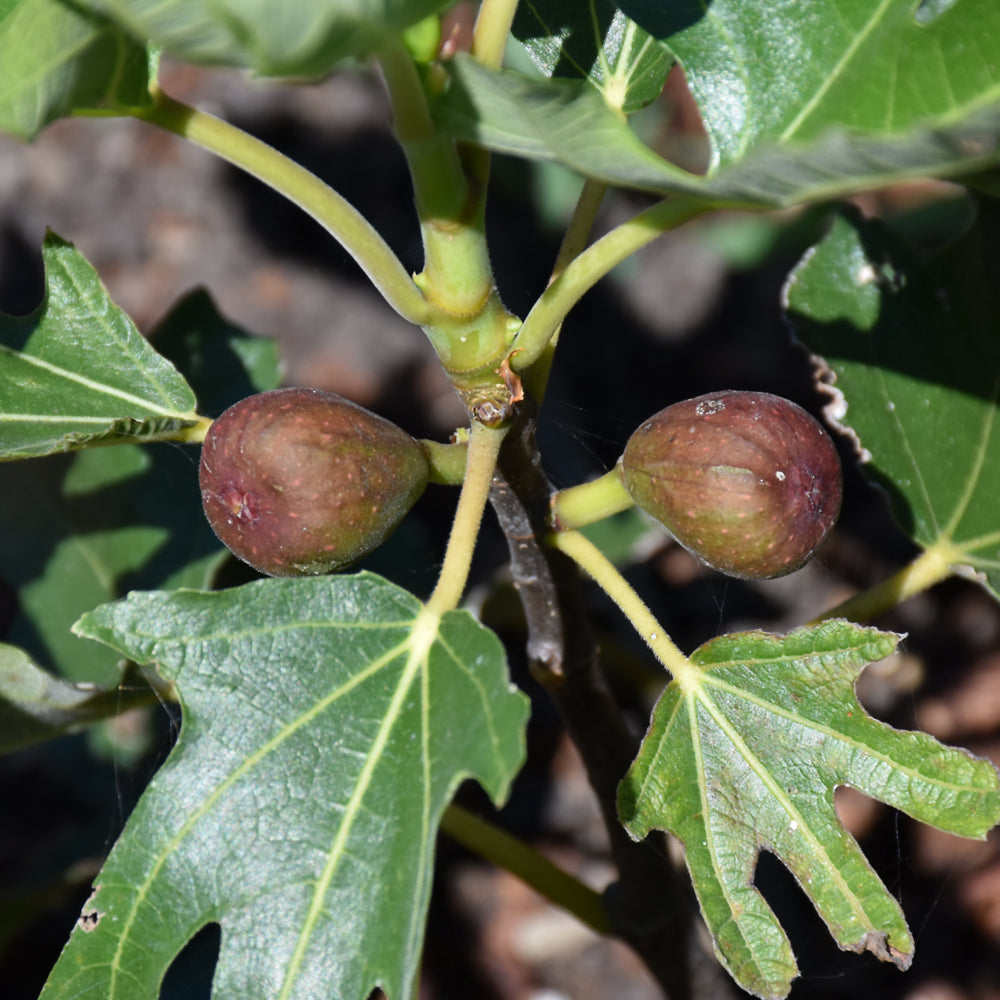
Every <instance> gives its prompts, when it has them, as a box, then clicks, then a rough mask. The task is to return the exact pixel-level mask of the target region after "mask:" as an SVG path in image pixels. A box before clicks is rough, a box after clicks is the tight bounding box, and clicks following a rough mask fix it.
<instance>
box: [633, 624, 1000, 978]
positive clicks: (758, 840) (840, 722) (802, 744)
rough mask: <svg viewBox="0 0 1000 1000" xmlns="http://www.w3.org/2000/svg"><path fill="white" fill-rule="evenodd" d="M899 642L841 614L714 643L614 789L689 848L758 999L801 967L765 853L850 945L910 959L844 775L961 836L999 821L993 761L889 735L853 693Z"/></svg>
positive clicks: (671, 694) (709, 905)
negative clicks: (763, 875) (864, 845)
mask: <svg viewBox="0 0 1000 1000" xmlns="http://www.w3.org/2000/svg"><path fill="white" fill-rule="evenodd" d="M897 639H898V637H897V636H895V635H890V634H887V633H883V632H879V631H877V630H875V629H870V628H861V627H860V626H857V625H853V624H851V623H849V622H845V621H833V622H827V623H824V624H822V625H819V626H816V627H813V628H803V629H799V630H797V631H795V632H792V633H791V634H789V635H787V636H775V635H767V634H765V633H762V632H750V633H736V634H733V635H727V636H723V637H721V638H718V639H714V640H712V641H710V642H708V643H706V644H705V645H703V646H701V647H700V648H699V649H698V650H696V651H695V652H694V654H692V656H691V662H692V664H693V665H694V666H695V667H696V668H697V671H698V672H697V674H696V675H694V676H693V677H691V678H688V679H687V681H686V682H685V683H684V684H683V685H682V684H680V683H679V682H678V681H676V680H675V681H673V682H671V683H670V684H669V685H668V686H667V688H666V689H665V691H664V693H663V695H662V697H661V698H660V700H659V702H658V703H657V705H656V708H655V710H654V713H653V719H652V723H651V725H650V729H649V732H648V733H647V735H646V737H645V739H644V740H643V743H642V747H641V748H640V751H639V755H638V757H637V758H636V760H635V762H634V763H633V765H632V767H631V768H630V769H629V772H628V774H627V775H626V777H625V779H624V780H623V781H622V783H621V785H620V787H619V794H618V809H619V815H620V817H621V819H622V822H623V823H624V825H625V827H626V829H627V830H628V831H629V833H630V834H631V835H632V836H633V837H635V838H636V839H640V838H642V837H644V836H645V835H646V834H647V833H648V832H649V831H650V830H652V829H654V828H655V829H663V830H668V831H670V832H671V833H673V834H674V835H675V836H676V837H677V838H678V839H679V840H680V841H681V842H682V843H683V845H684V848H685V857H686V861H687V865H688V868H689V870H690V872H691V877H692V880H693V883H694V887H695V892H696V893H697V896H698V900H699V903H700V905H701V909H702V913H703V914H704V917H705V920H706V923H707V924H708V927H709V930H710V931H711V933H712V937H713V940H714V943H715V948H716V951H717V953H718V955H719V958H720V960H721V961H722V962H723V964H724V965H725V967H726V968H727V969H728V970H729V971H730V973H731V974H732V975H733V977H734V978H735V979H736V981H737V982H738V983H739V984H740V986H742V987H743V988H744V989H746V990H749V991H750V992H751V993H753V994H755V995H757V996H761V997H783V996H785V995H786V994H787V993H788V991H789V989H790V987H791V981H792V979H793V978H794V977H795V976H796V975H797V967H796V963H795V957H794V955H793V954H792V949H791V945H790V944H789V941H788V938H787V936H786V934H785V932H784V930H783V929H782V928H781V925H780V924H779V923H778V920H777V918H776V917H775V915H774V913H773V912H772V911H771V909H770V907H769V906H768V904H767V903H766V901H765V900H764V898H763V896H761V894H760V893H759V891H758V890H757V889H756V888H755V887H754V885H753V874H754V867H755V865H756V861H757V857H758V855H759V853H760V851H762V850H766V851H769V852H771V853H773V854H774V855H775V856H776V857H778V858H779V859H780V860H781V861H782V862H783V863H784V864H785V865H787V866H788V868H789V870H790V871H791V872H792V874H793V875H794V876H795V878H796V879H797V880H798V882H799V884H800V885H801V886H802V889H803V890H804V891H805V893H806V894H807V895H808V896H809V897H810V899H811V900H812V901H813V903H814V905H815V906H816V909H817V911H818V912H819V914H820V916H821V917H822V918H823V920H824V922H825V923H826V924H827V926H828V927H829V929H830V933H831V934H832V935H833V937H834V938H835V939H836V941H837V943H838V944H839V945H840V946H841V947H842V948H844V949H849V950H853V951H864V950H869V951H871V952H873V953H874V954H875V955H877V956H878V957H879V958H881V959H884V960H888V961H891V962H893V963H895V964H896V965H898V966H899V967H900V968H907V967H908V966H909V964H910V961H911V959H912V954H913V939H912V937H911V935H910V932H909V930H908V929H907V926H906V922H905V919H904V917H903V914H902V912H901V910H900V908H899V904H898V903H897V901H896V900H895V899H894V898H893V896H892V895H891V894H890V893H889V891H888V890H887V889H886V888H885V886H884V885H883V884H882V882H881V881H880V880H879V878H878V876H877V875H876V874H875V872H874V871H873V870H872V868H871V866H870V865H869V864H868V862H867V861H866V860H865V858H864V855H863V854H862V853H861V850H860V848H859V847H858V845H857V843H856V842H855V840H854V839H853V838H852V837H851V836H850V834H849V833H848V832H847V831H846V830H845V829H844V827H843V826H842V824H841V823H840V820H839V819H838V817H837V814H836V811H835V809H834V802H833V793H834V790H835V788H836V787H837V786H838V785H850V786H852V787H853V788H856V789H858V790H859V791H861V792H863V793H864V794H866V795H869V796H871V797H873V798H876V799H879V800H880V801H883V802H886V803H888V804H890V805H892V806H895V807H896V808H897V809H900V810H902V811H903V812H905V813H907V814H909V815H911V816H913V817H915V818H916V819H918V820H921V821H922V822H925V823H929V824H931V825H933V826H937V827H939V828H941V829H944V830H948V831H950V832H952V833H957V834H960V835H962V836H966V837H980V838H982V837H984V836H985V834H986V832H987V831H988V830H989V829H990V828H991V827H992V826H993V825H994V824H996V823H997V822H998V820H1000V776H998V774H997V771H996V769H995V768H994V767H993V766H992V764H990V763H989V762H987V761H984V760H980V759H977V758H975V757H973V756H971V755H970V754H968V753H965V752H963V751H960V750H953V749H949V748H947V747H944V746H942V745H941V744H940V743H938V742H937V741H936V740H934V739H932V738H931V737H929V736H927V735H925V734H923V733H915V732H900V731H897V730H894V729H892V728H891V727H889V726H887V725H885V724H884V723H881V722H878V721H876V720H875V719H873V718H871V716H869V715H868V714H867V713H866V712H865V711H864V709H863V708H862V707H861V705H860V704H859V703H858V700H857V697H856V695H855V692H854V683H855V680H856V679H857V676H858V674H859V673H860V671H861V670H862V668H863V667H864V666H865V665H866V664H867V663H869V662H871V661H873V660H877V659H881V658H882V657H885V656H887V655H889V654H890V653H891V652H892V651H893V650H894V649H895V646H896V642H897Z"/></svg>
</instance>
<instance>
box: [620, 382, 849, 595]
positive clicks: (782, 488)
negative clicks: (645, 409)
mask: <svg viewBox="0 0 1000 1000" xmlns="http://www.w3.org/2000/svg"><path fill="white" fill-rule="evenodd" d="M621 467H622V474H623V479H624V483H625V488H626V489H627V490H628V492H629V494H630V495H631V497H632V499H633V500H634V501H635V503H636V504H637V505H638V506H639V507H641V508H642V509H643V510H644V511H646V513H647V514H650V515H652V516H653V517H654V518H656V520H658V521H659V522H660V523H661V524H662V525H663V526H664V527H665V528H666V529H667V530H668V531H669V532H670V533H671V534H672V535H673V536H674V538H676V539H677V541H678V542H680V543H681V545H683V546H684V547H685V548H686V549H688V550H689V551H691V552H692V553H694V555H696V556H697V557H698V558H699V559H701V560H702V562H704V563H707V564H708V565H709V566H711V567H712V568H713V569H717V570H720V571H721V572H723V573H727V574H729V575H730V576H737V577H743V578H745V579H767V578H770V577H775V576H783V575H784V574H786V573H791V572H792V571H793V570H796V569H798V568H799V567H800V566H802V565H803V564H804V563H805V562H806V561H807V560H808V559H809V557H810V556H811V555H812V554H813V553H814V552H815V551H816V549H817V548H818V547H819V545H820V544H821V543H822V542H823V540H824V539H825V538H826V536H827V534H828V533H829V531H830V529H831V528H832V527H833V525H834V522H835V521H836V520H837V515H838V514H839V513H840V500H841V494H842V477H841V469H840V459H839V458H838V456H837V450H836V448H835V447H834V444H833V441H832V440H831V438H830V435H829V434H827V433H826V431H825V430H824V429H823V428H822V427H821V426H820V424H819V423H818V422H817V421H816V420H815V419H813V417H811V416H810V415H809V414H808V413H806V411H805V410H803V409H802V408H801V407H800V406H797V405H796V404H795V403H792V402H790V401H789V400H787V399H782V398H781V397H780V396H772V395H771V394H769V393H764V392H738V391H727V392H714V393H709V394H708V395H705V396H697V397H696V398H694V399H688V400H685V401H684V402H681V403H675V404H674V405H673V406H668V407H667V408H666V409H664V410H660V412H659V413H657V414H656V415H655V416H654V417H652V418H650V419H649V420H647V421H646V422H645V423H644V424H643V425H642V426H641V427H640V428H639V429H638V430H637V431H636V432H635V433H634V434H633V435H632V437H631V438H630V439H629V441H628V444H627V445H626V446H625V453H624V454H623V455H622V460H621Z"/></svg>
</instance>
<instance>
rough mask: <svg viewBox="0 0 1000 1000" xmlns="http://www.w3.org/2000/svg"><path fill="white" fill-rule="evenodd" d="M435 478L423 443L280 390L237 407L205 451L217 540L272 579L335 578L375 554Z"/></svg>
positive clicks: (353, 409)
mask: <svg viewBox="0 0 1000 1000" xmlns="http://www.w3.org/2000/svg"><path fill="white" fill-rule="evenodd" d="M429 475H430V468H429V466H428V462H427V458H426V457H425V455H424V451H423V449H422V448H421V446H420V445H419V443H418V442H417V441H415V440H414V439H413V438H411V437H410V436H409V434H407V433H406V432H405V431H403V430H401V429H400V428H399V427H397V426H396V425H395V424H393V423H391V422H390V421H388V420H385V419H384V418H383V417H379V416H377V415H376V414H374V413H371V412H369V411H368V410H365V409H363V408H362V407H360V406H358V405H356V404H355V403H352V402H350V401H348V400H346V399H343V398H341V397H340V396H337V395H334V394H333V393H330V392H322V391H320V390H318V389H275V390H274V391H272V392H264V393H260V394H259V395H256V396H249V397H248V398H246V399H244V400H241V401H240V402H239V403H236V405H235V406H231V407H230V408H229V409H228V410H226V412H225V413H223V414H222V416H221V417H219V419H218V420H216V421H215V422H214V423H213V424H212V426H211V427H210V428H209V431H208V434H207V436H206V438H205V443H204V445H203V446H202V451H201V463H200V466H199V476H198V478H199V482H200V485H201V499H202V506H203V507H204V509H205V516H206V517H207V518H208V520H209V523H210V524H211V525H212V529H213V530H214V531H215V533H216V535H218V537H219V540H220V541H221V542H222V543H223V544H224V545H225V546H226V547H227V548H228V549H229V550H230V551H231V552H232V553H233V554H234V555H236V556H238V557H239V558H240V559H242V560H243V561H244V562H247V563H249V564H250V565H251V566H253V567H254V568H255V569H257V570H259V571H260V572H261V573H266V574H268V575H269V576H308V575H311V574H316V573H329V572H330V571H332V570H336V569H341V568H342V567H344V566H346V565H347V564H348V563H351V562H354V560H356V559H358V558H360V557H361V556H363V555H365V554H367V553H368V552H371V551H372V550H373V549H375V548H377V547H378V546H379V545H380V544H381V543H382V542H383V541H384V540H385V539H386V538H387V537H388V536H389V534H390V533H391V532H392V531H393V530H394V529H395V527H396V526H397V525H398V524H399V522H400V521H401V520H402V519H403V517H404V516H405V515H406V513H407V512H408V511H409V509H410V508H411V507H412V506H413V504H414V503H415V502H416V499H417V497H419V496H420V494H421V493H422V492H423V489H424V487H425V486H426V485H427V479H428V476H429Z"/></svg>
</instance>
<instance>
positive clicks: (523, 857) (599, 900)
mask: <svg viewBox="0 0 1000 1000" xmlns="http://www.w3.org/2000/svg"><path fill="white" fill-rule="evenodd" d="M441 830H442V831H443V832H444V833H446V834H447V835H448V836H449V837H451V838H452V840H455V841H457V842H458V843H460V844H461V845H462V846H463V847H465V848H466V849H468V850H470V851H472V852H473V853H474V854H476V855H478V856H479V857H481V858H483V859H484V860H485V861H489V862H490V863H491V864H494V865H496V866H497V867H499V868H502V869H504V871H508V872H510V873H511V874H512V875H516V876H517V877H518V878H519V879H521V881H522V882H524V883H525V884H527V885H529V886H530V887H531V888H532V889H534V890H535V892H537V893H538V894H539V895H540V896H542V897H543V898H545V899H547V900H549V902H551V903H555V904H556V906H559V907H561V908H562V909H564V910H566V911H568V912H569V913H572V914H573V916H575V917H576V918H577V920H579V921H580V922H581V923H583V924H586V926H587V927H589V928H591V930H594V931H596V932H597V933H598V934H604V935H610V934H613V933H614V930H613V928H612V926H611V921H610V920H609V919H608V914H607V911H606V910H605V908H604V898H603V897H602V896H601V894H600V893H599V892H595V891H594V890H593V889H591V888H590V886H588V885H585V884H584V883H583V882H581V881H580V880H579V879H578V878H576V877H575V876H573V875H570V874H569V872H566V871H564V870H563V869H562V868H560V867H559V866H558V865H555V864H553V863H552V862H551V861H550V860H549V859H548V858H547V857H545V855H544V854H542V853H541V852H539V851H536V850H535V849H534V848H533V847H531V846H529V845H528V844H525V843H524V842H523V841H521V840H518V838H517V837H513V836H511V835H510V834H509V833H507V831H506V830H502V829H501V828H500V827H498V826H496V825H495V824H493V823H490V822H488V821H487V820H484V819H482V818H480V817H479V816H475V815H473V814H472V813H470V812H469V811H468V810H466V809H463V808H462V807H461V806H457V805H454V804H452V805H450V806H448V808H447V809H445V811H444V815H443V816H442V817H441Z"/></svg>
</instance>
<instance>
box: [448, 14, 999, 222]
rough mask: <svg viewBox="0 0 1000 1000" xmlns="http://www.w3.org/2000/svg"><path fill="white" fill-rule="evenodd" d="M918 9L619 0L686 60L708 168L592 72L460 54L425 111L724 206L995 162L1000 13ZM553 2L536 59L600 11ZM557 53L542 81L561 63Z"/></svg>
mask: <svg viewBox="0 0 1000 1000" xmlns="http://www.w3.org/2000/svg"><path fill="white" fill-rule="evenodd" d="M913 6H914V5H913V3H912V2H911V0H880V2H879V3H876V4H871V3H869V2H868V0H850V2H848V3H840V2H833V0H823V2H820V3H810V4H760V3H757V2H756V0H716V2H714V3H712V4H711V5H710V6H697V5H696V6H692V5H690V4H679V3H668V4H659V3H657V4H650V3H644V2H641V0H634V2H628V3H622V4H621V5H620V7H621V10H622V11H623V12H624V14H626V15H628V17H630V18H631V19H632V20H631V22H629V23H634V24H637V25H639V26H640V27H641V28H643V29H645V31H646V32H647V33H648V34H649V36H650V37H651V38H652V39H657V40H659V41H660V42H661V43H663V44H664V45H665V46H666V47H668V48H669V49H670V51H671V52H672V53H673V54H674V55H675V56H676V57H677V58H678V60H679V61H680V62H681V63H682V65H683V68H684V70H685V73H686V77H687V79H688V81H689V84H690V87H691V91H692V93H693V95H694V97H695V100H696V101H697V102H698V105H699V108H700V110H701V113H702V117H703V119H704V122H705V126H706V129H707V131H708V134H709V138H710V140H711V142H712V149H713V154H712V160H711V164H710V168H709V171H708V174H707V176H705V177H700V176H696V175H694V174H691V173H688V172H686V171H684V170H681V169H680V168H678V167H676V166H674V165H673V164H670V163H668V162H667V161H666V160H664V159H663V158H662V157H660V156H659V155H658V154H656V153H655V152H654V151H653V150H652V149H650V148H649V147H648V146H646V145H645V144H644V143H643V142H642V141H641V140H640V139H639V138H638V136H637V135H636V134H635V133H634V132H633V131H632V130H631V129H630V128H629V126H628V124H627V123H626V122H625V121H624V120H623V119H622V116H621V115H620V113H619V112H618V111H617V110H616V109H615V108H613V107H611V106H609V104H608V103H607V102H606V101H605V100H604V99H603V98H602V97H601V95H600V94H599V93H597V92H596V91H595V89H594V87H593V86H591V84H590V83H589V82H579V81H572V80H567V79H548V80H544V79H537V78H532V77H529V76H527V75H525V74H519V73H514V72H511V71H502V72H496V71H492V70H487V69H485V68H484V67H482V66H478V65H477V64H475V63H474V62H472V61H471V60H468V59H463V58H456V59H454V60H452V62H451V63H450V64H449V68H450V86H449V88H448V90H446V91H445V92H444V93H443V94H442V95H441V96H440V97H439V98H438V99H437V101H436V104H435V114H436V116H437V117H438V119H439V120H440V121H441V122H442V123H443V124H444V125H445V126H446V127H447V128H448V129H449V130H451V131H452V132H453V133H454V134H456V135H457V136H459V137H460V138H463V139H467V140H470V141H475V142H479V143H482V144H483V145H485V146H487V147H489V148H491V149H495V150H498V151H501V152H505V153H510V154H513V155H518V156H524V157H530V158H535V159H544V160H555V161H557V162H560V163H562V164H564V165H566V166H568V167H570V168H572V169H573V170H576V171H577V172H579V173H581V174H583V175H585V176H588V177H593V178H596V179H598V180H601V181H604V182H606V183H609V184H616V185H619V186H623V187H635V188H642V189H645V190H649V191H654V192H659V193H662V194H669V193H680V194H686V195H689V196H692V197H697V198H703V199H706V200H708V201H710V202H712V203H714V204H719V205H743V206H787V205H792V204H799V203H802V202H806V201H815V200H819V199H823V198H831V197H835V196H838V195H841V194H845V193H848V192H851V191H856V190H861V189H864V188H871V187H877V186H880V185H885V184H888V183H892V182H895V181H899V180H905V179H907V178H912V177H920V176H927V175H929V174H930V175H936V176H957V175H961V174H964V173H969V172H971V171H975V170H978V169H982V168H985V167H987V166H990V165H993V164H995V163H996V162H997V161H998V159H1000V142H998V140H1000V8H998V7H997V6H996V5H995V4H992V3H991V0H962V2H958V3H953V4H949V5H948V6H947V8H946V9H944V10H943V11H941V12H939V13H938V16H931V14H930V13H929V11H930V8H928V7H927V5H922V6H921V8H920V10H919V11H918V12H917V13H916V14H914V11H913ZM561 10H562V16H561V17H560V18H558V19H553V20H551V21H550V22H548V24H549V31H550V39H549V41H548V42H547V43H546V41H545V39H544V38H543V37H539V38H538V39H537V40H535V41H533V42H532V51H533V52H535V53H536V56H537V57H538V58H539V61H541V62H542V63H543V66H545V67H549V66H552V64H553V59H554V58H555V53H556V48H557V45H559V46H561V45H562V42H563V39H564V37H565V38H566V39H569V40H572V39H575V38H576V37H577V36H578V35H581V31H582V29H580V28H579V27H575V30H571V28H574V26H578V25H582V24H583V23H584V21H585V20H586V19H587V18H588V17H591V18H592V17H593V14H594V11H596V10H597V8H596V7H595V8H591V5H590V4H589V3H584V2H582V0H576V2H575V3H573V4H571V5H569V6H568V7H567V6H566V5H562V7H561ZM567 26H569V27H567ZM581 37H582V36H581ZM559 51H560V52H561V51H562V49H561V48H560V49H559ZM546 53H547V54H548V62H547V63H546V62H545V61H544V60H542V59H541V56H542V55H545V54H546ZM559 60H561V62H560V61H559ZM559 60H557V61H556V62H555V64H554V68H553V69H552V73H553V75H555V72H556V69H558V68H559V67H560V65H561V64H565V63H566V62H567V61H568V60H567V57H566V56H565V55H562V56H560V57H559Z"/></svg>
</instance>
